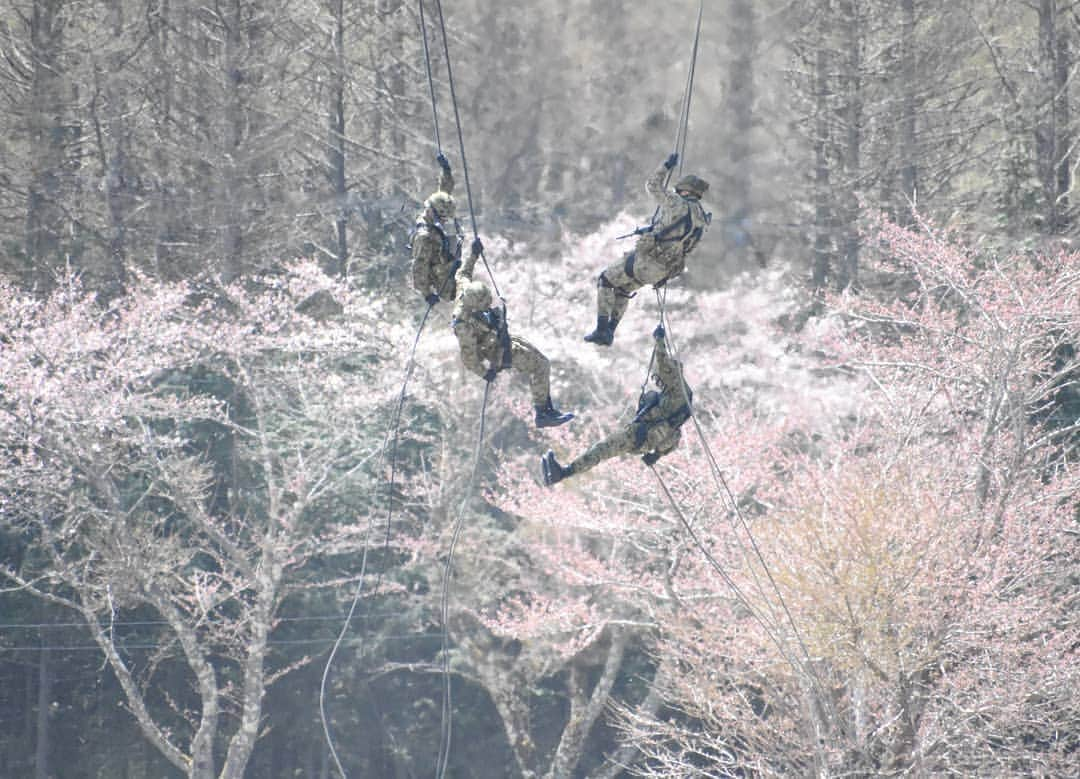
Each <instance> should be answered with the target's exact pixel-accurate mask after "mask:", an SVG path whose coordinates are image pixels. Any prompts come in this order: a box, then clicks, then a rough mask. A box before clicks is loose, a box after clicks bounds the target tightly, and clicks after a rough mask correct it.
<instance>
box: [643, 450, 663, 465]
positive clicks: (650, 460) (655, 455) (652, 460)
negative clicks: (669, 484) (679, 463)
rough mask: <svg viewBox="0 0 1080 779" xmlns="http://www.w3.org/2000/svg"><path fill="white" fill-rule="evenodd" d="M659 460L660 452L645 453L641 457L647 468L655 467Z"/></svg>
mask: <svg viewBox="0 0 1080 779" xmlns="http://www.w3.org/2000/svg"><path fill="white" fill-rule="evenodd" d="M659 459H660V452H645V454H643V455H641V461H642V462H643V463H645V464H646V465H648V466H653V465H656V461H657V460H659Z"/></svg>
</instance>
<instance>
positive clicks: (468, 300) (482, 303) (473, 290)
mask: <svg viewBox="0 0 1080 779" xmlns="http://www.w3.org/2000/svg"><path fill="white" fill-rule="evenodd" d="M461 305H462V306H464V307H465V308H466V309H468V310H469V311H482V310H483V309H485V308H487V307H488V306H490V305H491V290H490V289H488V286H487V284H485V283H484V282H482V281H470V282H469V283H468V284H466V285H465V289H463V290H462V291H461Z"/></svg>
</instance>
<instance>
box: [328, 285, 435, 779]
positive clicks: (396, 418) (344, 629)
mask: <svg viewBox="0 0 1080 779" xmlns="http://www.w3.org/2000/svg"><path fill="white" fill-rule="evenodd" d="M449 279H450V277H449V276H447V278H446V279H444V280H443V289H445V288H446V285H447V283H449ZM440 291H441V290H440ZM433 307H434V306H433V304H431V303H429V304H428V307H427V310H426V311H424V316H423V318H422V319H421V320H420V326H419V327H418V328H417V329H416V337H415V338H413V343H412V348H411V349H410V350H409V359H408V360H407V361H406V363H405V378H404V379H403V380H402V382H401V392H400V393H398V403H397V408H396V409H395V411H394V415H393V417H391V422H390V429H389V430H388V431H387V434H386V439H385V440H384V442H383V447H382V456H381V457H380V460H379V467H378V468H376V473H377V472H378V471H379V470H381V468H382V464H383V462H385V460H386V450H387V444H386V441H390V442H391V444H390V482H389V485H388V487H387V492H386V501H387V503H386V535H385V537H384V538H383V550H384V552H385V551H386V550H387V549H389V547H390V527H391V525H390V523H391V519H392V518H393V513H394V481H395V477H396V471H397V446H398V432H399V429H400V426H401V412H402V409H403V408H404V407H405V393H406V391H407V390H408V387H409V379H411V378H412V372H413V369H414V368H415V367H416V348H417V346H418V345H419V343H420V335H421V334H422V333H423V332H424V325H426V324H427V321H428V317H429V316H430V315H431V309H432V308H433ZM374 517H375V514H374V512H372V513H371V514H370V515H369V516H368V523H367V527H366V528H365V529H364V538H363V542H362V545H363V549H364V551H363V553H362V555H361V557H360V576H359V580H358V581H357V583H356V591H355V592H354V593H353V599H352V603H350V604H349V610H348V612H347V613H346V615H345V621H344V623H343V624H342V626H341V630H340V631H339V632H338V636H337V639H336V640H335V641H334V645H333V646H332V647H331V648H330V655H329V656H328V657H327V658H326V665H325V666H324V667H323V673H322V680H321V681H320V683H319V718H320V719H321V720H322V728H323V736H324V737H325V739H326V745H327V747H328V748H329V750H330V757H331V758H332V759H333V761H334V765H335V766H336V767H337V770H338V773H340V774H341V777H342V779H347V777H348V775H347V774H346V773H345V769H344V767H342V765H341V760H340V759H339V758H338V753H337V749H336V747H335V746H334V739H333V737H332V736H331V734H330V723H329V720H328V719H327V717H326V684H327V680H328V679H329V678H330V668H331V666H332V665H333V663H334V658H335V657H336V656H337V652H338V649H339V648H340V647H341V644H342V642H343V641H344V640H345V636H346V635H347V634H348V632H349V625H350V624H351V623H352V619H353V615H354V614H355V613H356V609H357V607H358V606H359V604H360V596H361V594H362V593H363V590H364V576H365V575H366V573H367V564H368V553H369V551H370V547H369V545H368V540H369V539H370V538H371V533H372V531H373V529H374ZM381 582H382V571H379V576H378V578H376V579H375V586H374V588H373V589H372V592H371V596H372V597H375V596H376V595H377V594H378V592H379V584H380V583H381ZM359 654H361V655H363V636H362V635H361V643H360V650H359Z"/></svg>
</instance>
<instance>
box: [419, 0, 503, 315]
mask: <svg viewBox="0 0 1080 779" xmlns="http://www.w3.org/2000/svg"><path fill="white" fill-rule="evenodd" d="M435 8H436V10H437V11H438V14H439V28H440V29H441V31H442V41H443V53H444V55H445V57H446V75H447V82H448V83H449V85H450V101H451V103H452V104H453V106H454V122H455V124H456V125H457V136H458V148H459V150H460V154H461V171H462V175H463V177H464V178H465V197H466V199H467V201H468V204H469V220H470V222H471V225H472V232H473V238H479V237H480V233H479V230H478V229H477V227H476V210H475V209H474V208H473V196H472V185H471V184H470V182H469V163H468V161H467V160H466V158H465V137H464V135H463V134H462V132H461V114H460V112H459V111H458V101H457V92H456V90H455V88H454V71H453V69H452V68H451V66H450V44H449V42H448V39H447V36H446V21H445V19H444V18H443V10H442V0H435ZM480 259H482V260H483V261H484V268H485V269H486V270H487V273H488V278H490V279H491V286H492V287H493V288H494V290H495V296H496V297H498V298H502V293H501V292H499V285H498V283H497V282H496V281H495V274H494V273H492V272H491V266H490V265H488V261H487V257H485V256H484V253H483V252H480Z"/></svg>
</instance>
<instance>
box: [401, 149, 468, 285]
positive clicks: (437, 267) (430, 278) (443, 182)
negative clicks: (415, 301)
mask: <svg viewBox="0 0 1080 779" xmlns="http://www.w3.org/2000/svg"><path fill="white" fill-rule="evenodd" d="M435 159H436V160H437V161H438V163H439V168H440V170H441V172H440V175H439V189H438V190H437V191H435V192H433V193H432V194H431V196H430V197H428V199H427V200H425V201H424V210H423V211H421V212H420V214H419V215H418V216H417V218H416V227H415V230H414V232H413V238H412V247H411V249H412V284H413V288H414V289H415V290H416V291H417V292H419V293H420V294H421V295H422V296H423V298H424V302H426V303H427V304H428V305H429V306H433V305H435V304H436V303H438V302H439V301H440V300H441V299H443V298H446V299H447V300H453V299H454V296H455V294H456V290H455V289H454V271H455V270H456V269H457V266H458V265H460V264H461V226H460V225H459V224H458V221H457V219H456V218H454V197H453V194H452V193H453V191H454V176H453V174H452V173H451V172H450V161H449V160H448V159H446V156H445V155H444V154H443V153H442V152H439V154H438V156H437V157H436V158H435Z"/></svg>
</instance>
